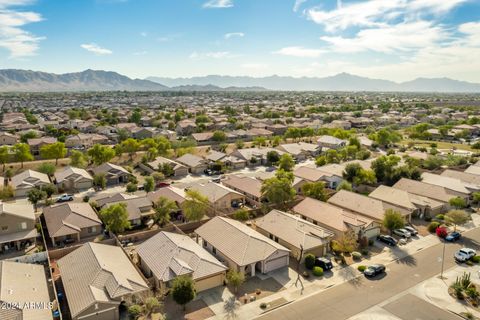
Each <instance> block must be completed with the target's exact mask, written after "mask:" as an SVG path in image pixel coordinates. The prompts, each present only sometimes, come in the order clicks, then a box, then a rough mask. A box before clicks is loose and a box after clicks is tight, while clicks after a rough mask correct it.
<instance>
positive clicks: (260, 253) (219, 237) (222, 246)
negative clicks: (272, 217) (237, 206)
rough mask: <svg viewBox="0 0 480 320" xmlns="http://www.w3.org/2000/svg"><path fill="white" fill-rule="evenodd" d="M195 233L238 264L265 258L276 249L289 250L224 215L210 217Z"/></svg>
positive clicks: (243, 264)
mask: <svg viewBox="0 0 480 320" xmlns="http://www.w3.org/2000/svg"><path fill="white" fill-rule="evenodd" d="M195 233H197V234H198V235H199V236H200V237H202V238H203V239H205V240H206V241H207V242H209V243H210V244H212V245H213V246H214V247H215V248H216V249H217V250H219V251H220V252H222V254H224V255H225V256H227V257H228V258H229V259H231V260H232V261H233V262H235V263H236V264H237V265H239V266H245V265H248V264H251V263H255V262H257V261H262V260H265V259H267V258H268V257H270V256H271V255H272V254H274V253H275V252H277V251H283V252H289V250H288V249H287V248H284V247H283V246H281V245H280V244H278V243H276V242H275V241H273V240H271V239H269V238H267V237H265V236H263V235H262V234H260V233H258V232H257V231H255V230H253V229H252V228H250V227H248V226H246V225H244V224H243V223H241V222H238V221H236V220H232V219H228V218H224V217H218V216H217V217H215V218H213V219H211V220H210V221H208V222H207V223H205V224H204V225H202V226H200V227H199V228H198V229H197V230H195Z"/></svg>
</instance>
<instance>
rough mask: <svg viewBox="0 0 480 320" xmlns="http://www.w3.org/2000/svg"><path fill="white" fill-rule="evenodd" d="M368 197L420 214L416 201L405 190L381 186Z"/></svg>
mask: <svg viewBox="0 0 480 320" xmlns="http://www.w3.org/2000/svg"><path fill="white" fill-rule="evenodd" d="M368 196H369V197H371V198H374V199H377V200H380V201H384V202H387V203H390V204H392V205H394V206H397V207H400V208H403V209H405V210H407V211H411V212H412V214H414V215H415V214H418V213H420V209H419V208H418V207H417V205H415V199H412V198H411V196H410V194H409V193H408V192H407V191H404V190H400V189H395V188H392V187H388V186H379V187H377V188H376V189H375V190H373V191H372V192H371V193H370V194H369V195H368Z"/></svg>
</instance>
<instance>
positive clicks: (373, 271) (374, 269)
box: [363, 264, 385, 278]
mask: <svg viewBox="0 0 480 320" xmlns="http://www.w3.org/2000/svg"><path fill="white" fill-rule="evenodd" d="M384 272H385V266H384V265H383V264H373V265H371V266H368V267H367V268H366V269H365V271H363V274H364V275H365V277H369V278H370V277H375V276H376V275H379V274H381V273H384Z"/></svg>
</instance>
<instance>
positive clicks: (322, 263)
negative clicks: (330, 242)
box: [315, 257, 333, 271]
mask: <svg viewBox="0 0 480 320" xmlns="http://www.w3.org/2000/svg"><path fill="white" fill-rule="evenodd" d="M315 266H317V267H320V268H322V269H323V271H328V270H331V269H333V264H332V261H330V260H329V259H327V258H324V257H318V258H316V259H315Z"/></svg>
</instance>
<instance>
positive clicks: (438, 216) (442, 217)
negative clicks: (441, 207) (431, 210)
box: [435, 214, 445, 221]
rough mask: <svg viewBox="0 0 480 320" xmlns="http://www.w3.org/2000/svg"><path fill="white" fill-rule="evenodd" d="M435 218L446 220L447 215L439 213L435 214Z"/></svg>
mask: <svg viewBox="0 0 480 320" xmlns="http://www.w3.org/2000/svg"><path fill="white" fill-rule="evenodd" d="M435 219H437V220H442V221H443V220H445V215H443V214H437V215H436V216H435Z"/></svg>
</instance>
